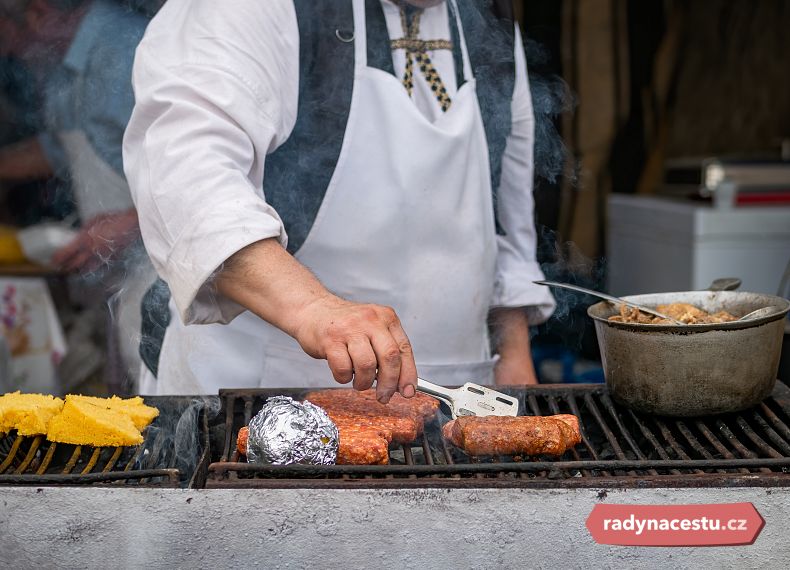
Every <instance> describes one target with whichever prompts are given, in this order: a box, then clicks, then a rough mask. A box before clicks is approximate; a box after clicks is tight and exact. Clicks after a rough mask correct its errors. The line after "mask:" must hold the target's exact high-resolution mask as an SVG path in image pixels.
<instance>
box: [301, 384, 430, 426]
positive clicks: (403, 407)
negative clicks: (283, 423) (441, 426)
mask: <svg viewBox="0 0 790 570" xmlns="http://www.w3.org/2000/svg"><path fill="white" fill-rule="evenodd" d="M304 399H305V400H309V401H310V402H312V403H313V404H315V405H316V406H321V407H322V408H324V409H325V410H329V409H335V410H338V411H341V410H342V411H355V412H359V413H364V414H366V415H370V414H376V415H396V416H400V417H407V418H413V419H414V420H416V421H418V422H420V423H422V422H425V421H428V420H431V419H433V417H434V416H435V415H436V412H437V410H438V409H439V401H438V400H436V399H435V398H432V397H430V396H426V395H425V394H420V393H417V394H415V395H414V397H413V398H404V397H403V396H401V395H400V394H393V395H392V399H391V400H390V401H389V403H388V404H382V403H380V402H378V401H377V400H376V391H375V390H365V391H364V392H359V391H357V390H318V391H316V392H310V393H308V394H307V395H306V396H305V398H304Z"/></svg>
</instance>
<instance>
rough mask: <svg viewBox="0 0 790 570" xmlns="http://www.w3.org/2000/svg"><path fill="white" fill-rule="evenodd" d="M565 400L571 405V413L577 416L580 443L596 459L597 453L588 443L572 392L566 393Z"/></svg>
mask: <svg viewBox="0 0 790 570" xmlns="http://www.w3.org/2000/svg"><path fill="white" fill-rule="evenodd" d="M567 402H568V405H569V406H570V407H571V411H572V412H573V415H574V416H576V417H577V418H579V431H580V432H581V435H582V443H583V444H584V447H586V448H587V451H588V452H589V453H590V455H592V458H593V459H595V460H597V459H598V454H597V453H596V452H595V448H594V447H593V446H592V445H590V440H589V439H587V430H585V429H584V422H583V421H582V414H581V412H580V411H579V406H577V405H576V397H575V396H574V395H573V394H568V397H567Z"/></svg>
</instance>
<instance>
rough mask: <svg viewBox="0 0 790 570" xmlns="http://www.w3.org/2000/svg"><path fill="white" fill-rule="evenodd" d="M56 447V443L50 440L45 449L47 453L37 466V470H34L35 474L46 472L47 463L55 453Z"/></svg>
mask: <svg viewBox="0 0 790 570" xmlns="http://www.w3.org/2000/svg"><path fill="white" fill-rule="evenodd" d="M57 447H58V444H57V443H55V442H54V441H53V442H50V444H49V449H47V454H46V455H45V456H44V460H43V461H42V462H41V465H39V466H38V471H36V475H43V474H44V473H46V472H47V468H48V467H49V464H50V463H51V462H52V456H53V455H55V449H56V448H57Z"/></svg>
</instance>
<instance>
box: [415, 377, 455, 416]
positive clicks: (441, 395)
mask: <svg viewBox="0 0 790 570" xmlns="http://www.w3.org/2000/svg"><path fill="white" fill-rule="evenodd" d="M417 390H418V391H420V392H422V393H423V394H428V395H429V396H433V397H434V398H438V399H439V400H441V401H442V402H444V403H445V404H447V405H448V406H450V408H451V409H452V403H453V399H454V398H455V396H454V394H455V390H453V389H450V388H445V387H444V386H439V385H438V384H434V383H433V382H428V381H427V380H423V379H422V378H419V377H418V378H417Z"/></svg>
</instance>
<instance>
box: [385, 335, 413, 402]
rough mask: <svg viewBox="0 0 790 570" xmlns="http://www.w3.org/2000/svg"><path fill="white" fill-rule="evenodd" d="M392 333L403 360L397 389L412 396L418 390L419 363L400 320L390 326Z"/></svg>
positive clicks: (404, 394) (407, 396) (408, 396)
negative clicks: (415, 359)
mask: <svg viewBox="0 0 790 570" xmlns="http://www.w3.org/2000/svg"><path fill="white" fill-rule="evenodd" d="M390 333H391V334H392V338H393V339H394V340H395V342H396V343H397V346H398V351H399V353H400V361H401V364H400V375H399V376H398V385H397V390H398V392H400V394H401V396H404V397H406V398H411V397H412V396H414V394H415V393H416V392H417V364H416V363H415V362H414V352H412V348H411V342H409V337H407V336H406V332H405V331H404V330H403V327H401V324H400V321H398V322H396V323H393V324H392V325H391V326H390Z"/></svg>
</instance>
